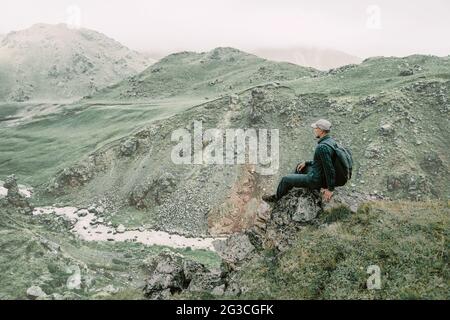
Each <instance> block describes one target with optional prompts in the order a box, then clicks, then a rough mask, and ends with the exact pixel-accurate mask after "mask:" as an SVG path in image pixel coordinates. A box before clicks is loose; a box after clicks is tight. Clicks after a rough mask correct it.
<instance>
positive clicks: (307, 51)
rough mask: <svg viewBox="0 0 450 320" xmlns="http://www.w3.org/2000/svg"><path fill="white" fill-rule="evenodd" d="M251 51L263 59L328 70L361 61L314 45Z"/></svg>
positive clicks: (343, 53)
mask: <svg viewBox="0 0 450 320" xmlns="http://www.w3.org/2000/svg"><path fill="white" fill-rule="evenodd" d="M251 52H252V53H253V54H255V55H257V56H259V57H262V58H265V59H269V60H273V61H285V62H291V63H295V64H298V65H300V66H305V67H312V68H315V69H319V70H328V69H332V68H337V67H341V66H344V65H347V64H355V63H360V62H361V61H362V59H360V58H358V57H355V56H352V55H350V54H347V53H345V52H342V51H338V50H333V49H323V48H314V47H292V48H260V49H255V50H252V51H251Z"/></svg>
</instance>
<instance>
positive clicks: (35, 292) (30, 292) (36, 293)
mask: <svg viewBox="0 0 450 320" xmlns="http://www.w3.org/2000/svg"><path fill="white" fill-rule="evenodd" d="M27 297H28V298H30V299H32V300H36V299H42V298H46V297H47V294H46V293H45V292H44V291H43V290H42V289H41V287H39V286H32V287H29V288H28V289H27Z"/></svg>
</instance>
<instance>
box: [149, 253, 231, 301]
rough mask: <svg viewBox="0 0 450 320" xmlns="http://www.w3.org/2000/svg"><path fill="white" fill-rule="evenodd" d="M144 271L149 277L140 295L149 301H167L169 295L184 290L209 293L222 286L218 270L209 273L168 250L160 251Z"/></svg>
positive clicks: (220, 272) (203, 267)
mask: <svg viewBox="0 0 450 320" xmlns="http://www.w3.org/2000/svg"><path fill="white" fill-rule="evenodd" d="M147 268H148V271H149V276H148V278H147V280H146V282H145V286H144V294H145V295H146V296H147V297H148V298H150V299H153V300H161V299H164V300H165V299H170V298H171V297H172V295H173V294H175V293H181V292H183V291H185V290H188V291H190V292H211V291H213V290H214V289H215V288H217V287H221V286H224V285H225V280H224V278H225V274H226V272H224V271H223V270H222V269H214V270H212V271H211V270H209V269H208V268H206V267H205V266H204V265H203V264H201V263H198V262H195V261H192V260H189V259H186V258H185V257H183V256H182V255H180V254H177V253H174V252H172V251H170V250H164V251H162V252H161V253H160V254H159V255H157V256H156V257H154V258H153V259H151V261H150V263H149V264H148V265H147ZM223 288H224V287H223ZM216 291H220V290H219V289H217V290H216Z"/></svg>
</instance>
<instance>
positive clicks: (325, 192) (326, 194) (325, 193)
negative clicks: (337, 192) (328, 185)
mask: <svg viewBox="0 0 450 320" xmlns="http://www.w3.org/2000/svg"><path fill="white" fill-rule="evenodd" d="M320 192H321V193H322V195H323V200H325V201H326V202H329V201H330V200H331V197H332V196H333V192H332V191H330V190H328V189H321V190H320Z"/></svg>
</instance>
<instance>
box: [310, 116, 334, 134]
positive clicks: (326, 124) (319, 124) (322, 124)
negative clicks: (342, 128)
mask: <svg viewBox="0 0 450 320" xmlns="http://www.w3.org/2000/svg"><path fill="white" fill-rule="evenodd" d="M311 127H312V128H319V129H322V130H326V131H329V130H330V129H331V122H330V121H328V120H325V119H319V120H317V121H316V122H314V123H313V124H311Z"/></svg>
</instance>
